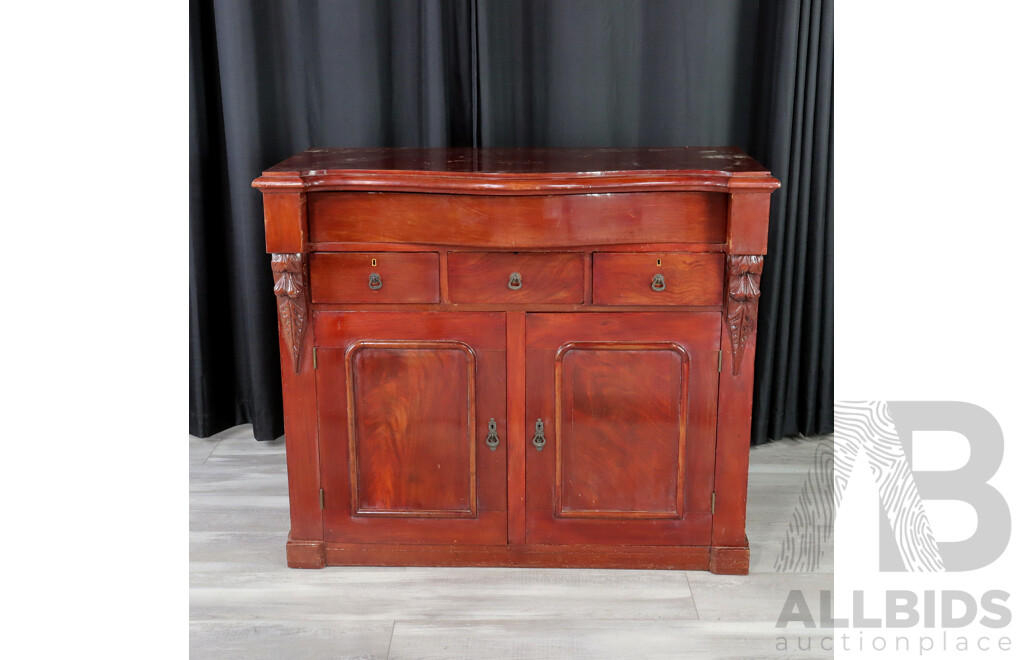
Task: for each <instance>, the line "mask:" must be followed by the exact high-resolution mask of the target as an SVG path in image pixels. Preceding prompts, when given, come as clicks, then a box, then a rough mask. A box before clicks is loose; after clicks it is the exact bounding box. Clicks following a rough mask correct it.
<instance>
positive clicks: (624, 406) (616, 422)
mask: <svg viewBox="0 0 1024 660" xmlns="http://www.w3.org/2000/svg"><path fill="white" fill-rule="evenodd" d="M689 366H690V361H689V356H688V355H687V354H686V350H685V349H683V347H682V346H679V345H678V344H672V343H667V342H666V343H650V344H634V343H629V342H603V343H602V342H584V343H570V344H565V345H563V346H562V347H561V348H560V349H559V350H558V352H557V353H556V354H555V416H554V421H555V443H554V449H555V471H554V472H555V516H556V517H560V518H593V519H598V518H606V519H607V518H610V519H617V518H630V519H644V518H681V517H682V516H683V478H684V473H685V469H684V468H685V464H684V460H683V457H684V456H685V454H686V409H687V405H688V403H689V400H688V397H687V387H688V385H689Z"/></svg>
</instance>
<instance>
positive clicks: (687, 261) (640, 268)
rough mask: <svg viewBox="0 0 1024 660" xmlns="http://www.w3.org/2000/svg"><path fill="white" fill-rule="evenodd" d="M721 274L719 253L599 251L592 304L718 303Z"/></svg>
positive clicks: (721, 262)
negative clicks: (627, 252)
mask: <svg viewBox="0 0 1024 660" xmlns="http://www.w3.org/2000/svg"><path fill="white" fill-rule="evenodd" d="M658 275H660V276H661V277H660V278H658V277H657V276H658ZM724 277H725V256H724V255H721V254H693V253H688V252H645V253H635V254H623V253H612V252H598V253H595V254H594V304H595V305H721V304H722V297H723V288H722V287H723V279H724Z"/></svg>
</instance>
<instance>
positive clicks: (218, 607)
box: [190, 426, 833, 660]
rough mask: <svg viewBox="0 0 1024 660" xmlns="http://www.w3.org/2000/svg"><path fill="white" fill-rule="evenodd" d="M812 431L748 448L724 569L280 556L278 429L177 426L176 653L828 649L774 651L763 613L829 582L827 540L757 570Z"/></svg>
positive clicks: (293, 659)
mask: <svg viewBox="0 0 1024 660" xmlns="http://www.w3.org/2000/svg"><path fill="white" fill-rule="evenodd" d="M817 444H818V443H817V441H816V440H815V439H811V440H783V441H779V442H775V443H771V444H769V445H766V446H762V447H755V448H754V449H753V450H752V452H751V470H750V490H749V502H750V504H749V509H748V512H749V514H748V515H749V524H748V536H749V538H750V546H751V574H750V575H749V576H744V577H732V576H717V575H711V574H710V573H706V572H700V571H623V570H556V569H504V568H493V569H489V568H341V567H332V568H326V569H323V570H319V571H317V570H313V571H309V570H294V569H289V568H287V567H286V566H285V557H284V543H285V538H286V537H287V533H288V497H287V485H286V476H285V460H284V459H285V456H284V444H283V442H282V441H276V442H270V443H267V442H261V443H257V442H256V441H255V440H253V437H252V432H251V427H249V426H239V427H236V428H234V429H230V430H228V431H225V432H223V433H221V434H218V435H217V436H214V437H212V438H206V439H199V438H190V490H191V497H190V502H191V506H190V542H191V550H190V566H191V586H190V601H191V613H190V629H191V635H190V637H191V649H192V653H191V657H193V658H288V659H289V660H298V659H300V658H396V659H397V658H473V659H478V658H538V659H544V660H547V659H549V658H553V659H559V660H560V659H562V658H673V659H675V658H774V657H789V656H792V657H799V658H818V657H832V654H831V653H826V652H823V651H821V646H820V645H819V640H818V637H820V635H821V634H830V632H831V631H820V632H819V635H818V636H816V638H815V641H814V646H813V648H814V649H815V650H812V651H810V652H808V651H797V650H796V648H795V645H796V643H797V640H796V637H797V634H798V631H797V630H795V629H794V628H792V627H791V628H790V630H789V631H788V638H789V642H790V644H791V647H790V650H791V652H790V653H788V654H786V653H779V652H777V651H776V643H777V638H778V637H779V634H780V631H779V630H777V629H776V628H775V621H776V619H777V618H778V616H779V612H780V610H781V608H782V606H783V604H784V603H785V599H786V596H787V594H788V593H789V591H790V590H791V589H803V590H805V593H806V594H807V600H808V602H810V603H814V602H816V600H817V592H818V591H819V590H826V589H827V590H831V589H832V583H833V580H832V564H831V552H829V556H828V558H827V559H826V561H825V564H824V565H823V568H822V570H821V571H820V572H818V573H803V574H795V573H775V572H773V570H772V567H773V564H774V561H775V558H776V555H777V553H778V551H779V547H780V544H781V540H782V537H783V534H784V533H785V529H786V526H787V525H788V523H789V518H790V516H791V514H792V512H793V508H794V506H795V504H796V501H797V495H798V493H799V492H800V488H801V486H802V485H803V483H804V479H805V477H806V475H807V472H808V469H809V468H810V465H811V462H812V457H813V455H814V450H815V447H816V445H817ZM829 550H831V548H829ZM812 598H813V600H812ZM803 632H804V631H803V630H802V629H801V630H800V631H799V633H803ZM782 634H786V633H785V632H784V631H782ZM803 640H804V641H803V643H804V644H805V645H806V644H807V643H808V639H807V637H806V635H804V636H803ZM826 648H828V646H827V645H826Z"/></svg>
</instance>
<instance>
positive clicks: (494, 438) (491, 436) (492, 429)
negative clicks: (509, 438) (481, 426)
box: [484, 417, 501, 451]
mask: <svg viewBox="0 0 1024 660" xmlns="http://www.w3.org/2000/svg"><path fill="white" fill-rule="evenodd" d="M484 442H486V443H487V446H488V447H490V449H491V451H495V450H497V449H498V443H499V442H501V441H500V440H498V424H497V422H495V421H494V418H493V417H491V421H489V422H487V439H486V440H484Z"/></svg>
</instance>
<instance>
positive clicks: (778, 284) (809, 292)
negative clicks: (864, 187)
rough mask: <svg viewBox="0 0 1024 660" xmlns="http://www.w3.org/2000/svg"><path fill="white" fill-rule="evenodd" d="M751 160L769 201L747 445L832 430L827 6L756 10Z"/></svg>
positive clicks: (806, 2) (812, 0)
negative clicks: (760, 167) (759, 168)
mask: <svg viewBox="0 0 1024 660" xmlns="http://www.w3.org/2000/svg"><path fill="white" fill-rule="evenodd" d="M758 42H759V48H758V50H759V52H760V54H761V56H760V58H759V59H760V67H759V71H758V74H757V75H758V80H757V83H758V108H759V110H760V112H759V115H758V117H757V118H756V121H755V127H754V139H753V143H752V144H751V147H750V154H751V155H752V156H754V157H755V158H757V159H758V160H760V161H761V162H762V163H764V164H765V165H766V166H767V167H768V168H770V169H771V170H772V173H773V174H774V175H775V176H776V177H778V179H779V180H780V181H781V182H782V187H781V188H780V189H779V190H778V191H776V192H775V194H774V195H773V196H772V209H771V221H770V223H769V226H768V255H767V256H766V257H765V262H764V273H763V275H762V277H761V302H760V310H759V314H758V327H757V357H756V363H755V369H754V410H753V425H752V429H751V436H752V441H753V443H754V444H758V443H761V442H765V441H767V440H771V439H778V438H781V437H783V436H787V435H795V434H798V433H799V434H804V435H817V434H821V433H830V432H831V431H832V425H833V417H832V401H833V392H834V384H833V374H834V372H833V365H834V360H833V343H832V335H833V332H832V331H833V314H832V309H833V295H832V278H833V272H832V263H833V258H832V256H833V243H832V236H833V234H832V231H833V210H832V163H833V150H832V98H833V94H832V77H833V63H832V59H833V58H832V53H833V4H832V2H823V1H821V0H802V1H790V2H771V3H763V4H762V8H761V16H760V20H759V28H758Z"/></svg>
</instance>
